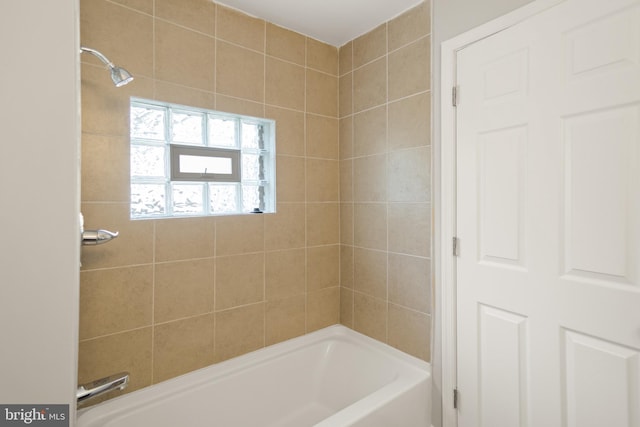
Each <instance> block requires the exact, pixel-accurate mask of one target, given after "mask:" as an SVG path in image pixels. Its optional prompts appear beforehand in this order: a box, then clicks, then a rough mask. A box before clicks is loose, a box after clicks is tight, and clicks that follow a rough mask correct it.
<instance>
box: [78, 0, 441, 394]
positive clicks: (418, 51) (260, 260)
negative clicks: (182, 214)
mask: <svg viewBox="0 0 640 427" xmlns="http://www.w3.org/2000/svg"><path fill="white" fill-rule="evenodd" d="M185 3H186V2H185V1H177V0H119V1H115V0H114V1H109V0H82V1H81V41H82V45H86V46H89V47H92V48H95V49H98V50H100V51H102V52H104V53H105V54H106V55H107V56H108V57H109V58H110V59H111V60H112V61H114V63H116V64H119V65H122V66H124V67H126V68H127V69H128V70H129V71H130V72H131V73H132V74H133V75H134V76H135V78H136V80H135V81H134V82H133V83H132V84H130V85H128V86H124V87H122V88H119V89H115V88H114V87H113V86H112V85H111V82H110V80H109V78H108V75H105V72H104V69H103V66H102V65H101V64H100V63H99V62H97V61H96V60H95V58H93V57H91V56H90V55H83V56H81V61H82V211H83V213H84V216H85V225H86V227H87V228H88V229H89V228H107V229H112V230H118V231H120V233H121V234H120V237H119V238H118V239H116V240H115V241H113V242H111V243H109V244H108V245H102V246H98V247H84V248H83V250H82V264H83V265H82V271H81V296H80V353H79V382H81V383H82V382H86V381H91V380H94V379H96V378H100V377H103V376H106V375H109V374H111V373H114V372H119V371H122V370H127V371H129V372H131V374H132V375H131V383H130V386H129V388H128V389H127V390H126V391H125V392H130V391H133V390H136V389H138V388H141V387H145V386H148V385H151V384H153V383H157V382H159V381H163V380H165V379H168V378H172V377H174V376H177V375H180V374H183V373H186V372H189V371H191V370H194V369H198V368H200V367H204V366H206V365H209V364H211V363H216V362H219V361H222V360H225V359H228V358H230V357H234V356H237V355H240V354H243V353H246V352H249V351H252V350H255V349H258V348H261V347H263V346H265V345H269V344H273V343H276V342H280V341H283V340H286V339H288V338H292V337H295V336H298V335H302V334H305V333H307V332H311V331H314V330H317V329H320V328H322V327H324V326H328V325H331V324H334V323H339V322H341V323H344V324H345V325H347V326H350V327H352V328H354V329H356V330H359V331H361V332H364V333H366V334H368V335H371V336H373V337H375V338H377V339H380V340H382V341H384V342H388V343H389V344H391V345H394V346H396V347H398V348H400V349H402V350H404V351H407V352H409V353H411V354H414V355H416V356H418V357H421V358H423V359H428V358H429V352H428V345H429V334H430V331H429V329H430V326H429V325H430V315H429V313H430V297H429V295H430V272H429V271H430V268H429V267H430V258H429V257H430V251H429V247H430V234H429V229H430V211H431V208H430V201H429V193H430V192H429V186H430V178H429V175H430V166H429V162H430V159H429V158H430V142H429V138H428V134H429V129H430V123H429V120H428V117H429V109H430V91H429V87H428V86H429V74H428V61H429V37H428V33H429V10H428V4H426V3H424V4H422V5H420V6H418V7H417V8H415V9H413V10H411V11H408V12H407V13H405V14H403V15H401V16H400V17H398V18H396V19H394V20H393V21H390V22H389V23H387V24H384V25H382V26H381V27H378V28H376V29H375V30H373V31H372V32H370V33H368V34H366V35H364V36H362V37H360V38H358V39H356V40H354V41H352V42H349V43H348V44H346V45H345V46H343V47H342V48H340V49H337V48H335V47H333V46H329V45H327V44H324V43H321V42H319V41H316V40H313V39H311V38H308V37H305V36H303V35H300V34H298V33H295V32H292V31H289V30H286V29H283V28H281V27H278V26H275V25H273V24H270V23H268V22H265V21H263V20H260V19H255V18H252V17H249V16H247V15H244V14H242V13H239V12H237V11H234V10H232V9H229V8H226V7H224V6H221V5H218V4H215V3H212V2H210V1H207V0H189V1H188V7H186V4H185ZM114 29H117V30H116V31H114ZM123 40H125V42H124V43H123ZM425 64H426V67H425ZM421 67H425V68H424V69H421ZM412 70H413V71H416V70H417V74H416V75H413V74H411V76H407V73H411V72H412ZM387 86H388V88H387ZM130 96H136V97H142V98H150V99H157V100H161V101H166V102H173V103H178V104H187V105H194V106H197V107H202V108H210V109H215V110H221V111H228V112H234V113H239V114H246V115H252V116H258V117H267V118H271V119H275V120H276V122H277V125H276V126H277V139H276V146H277V198H278V205H277V213H275V214H265V215H246V216H228V217H222V216H221V217H207V218H180V219H158V220H136V221H132V220H130V219H129V204H128V202H129V178H128V177H129V138H128V126H129V124H128V116H129V115H128V108H129V97H130ZM407 168H408V169H407ZM392 179H393V180H397V181H394V182H391V180H392ZM425 197H426V199H425ZM386 236H388V237H386ZM115 395H117V393H115ZM110 397H111V396H110Z"/></svg>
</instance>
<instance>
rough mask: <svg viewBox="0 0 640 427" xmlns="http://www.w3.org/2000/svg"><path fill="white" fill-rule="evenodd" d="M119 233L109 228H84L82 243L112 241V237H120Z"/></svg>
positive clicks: (98, 243) (90, 243) (92, 243)
mask: <svg viewBox="0 0 640 427" xmlns="http://www.w3.org/2000/svg"><path fill="white" fill-rule="evenodd" d="M118 234H120V233H118V232H117V231H116V232H112V231H108V230H84V231H83V232H82V244H83V245H101V244H103V243H107V242H110V241H111V240H112V239H115V238H116V237H118Z"/></svg>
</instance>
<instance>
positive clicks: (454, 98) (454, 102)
mask: <svg viewBox="0 0 640 427" xmlns="http://www.w3.org/2000/svg"><path fill="white" fill-rule="evenodd" d="M451 105H453V106H454V107H457V106H458V86H454V87H452V88H451Z"/></svg>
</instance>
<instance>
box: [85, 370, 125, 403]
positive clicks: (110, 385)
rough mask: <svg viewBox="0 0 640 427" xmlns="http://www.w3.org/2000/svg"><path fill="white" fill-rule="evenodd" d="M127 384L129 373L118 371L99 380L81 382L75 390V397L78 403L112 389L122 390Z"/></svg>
mask: <svg viewBox="0 0 640 427" xmlns="http://www.w3.org/2000/svg"><path fill="white" fill-rule="evenodd" d="M128 384H129V373H128V372H120V373H119V374H115V375H110V376H108V377H105V378H101V379H99V380H96V381H93V382H90V383H87V384H82V385H80V386H78V390H77V391H76V399H77V401H78V403H82V402H84V401H86V400H89V399H93V398H94V397H97V396H100V395H101V394H105V393H108V392H110V391H113V390H124V389H125V388H126V387H127V385H128Z"/></svg>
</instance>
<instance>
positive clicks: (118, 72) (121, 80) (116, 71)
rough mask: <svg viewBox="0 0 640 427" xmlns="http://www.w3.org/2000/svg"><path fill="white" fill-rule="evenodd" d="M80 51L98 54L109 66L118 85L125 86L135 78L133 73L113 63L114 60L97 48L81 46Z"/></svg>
mask: <svg viewBox="0 0 640 427" xmlns="http://www.w3.org/2000/svg"><path fill="white" fill-rule="evenodd" d="M80 52H87V53H90V54H92V55H94V56H96V57H97V58H98V59H99V60H100V61H102V62H103V63H104V64H105V65H106V66H107V67H109V71H111V80H113V84H114V85H116V87H121V86H124V85H126V84H127V83H129V82H130V81H132V80H133V76H132V75H131V73H129V72H128V71H127V70H125V69H124V68H121V67H117V66H115V65H113V62H111V61H109V60H108V59H107V57H106V56H104V55H103V54H101V53H100V52H98V51H97V50H95V49H90V48H88V47H84V46H81V47H80Z"/></svg>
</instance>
